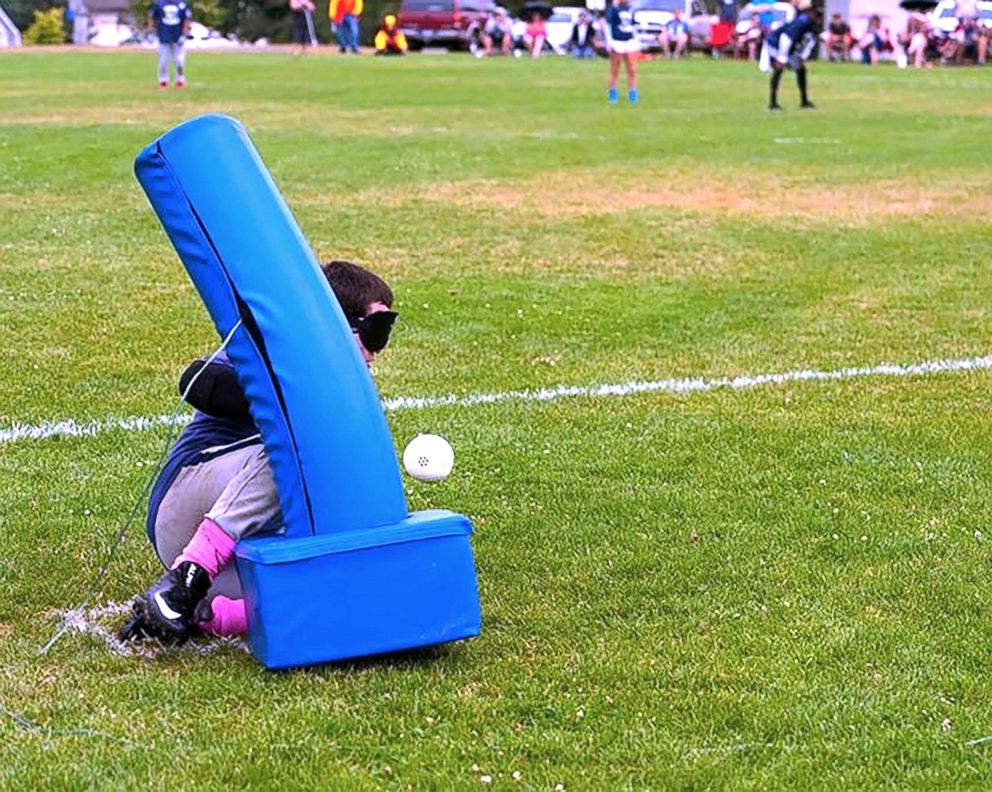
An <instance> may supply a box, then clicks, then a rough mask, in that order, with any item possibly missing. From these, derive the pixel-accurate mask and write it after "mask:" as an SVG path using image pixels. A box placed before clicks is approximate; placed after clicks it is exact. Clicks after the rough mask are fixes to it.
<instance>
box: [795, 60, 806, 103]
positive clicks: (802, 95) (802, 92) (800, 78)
mask: <svg viewBox="0 0 992 792" xmlns="http://www.w3.org/2000/svg"><path fill="white" fill-rule="evenodd" d="M796 83H797V84H798V85H799V99H800V101H801V102H802V103H803V104H809V98H808V97H807V96H806V67H805V66H804V67H803V68H801V69H796Z"/></svg>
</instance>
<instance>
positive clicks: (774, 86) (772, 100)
mask: <svg viewBox="0 0 992 792" xmlns="http://www.w3.org/2000/svg"><path fill="white" fill-rule="evenodd" d="M781 79H782V70H781V69H773V70H772V82H771V92H770V96H769V99H768V105H769V106H770V107H774V106H775V105H777V104H778V84H779V82H780V81H781Z"/></svg>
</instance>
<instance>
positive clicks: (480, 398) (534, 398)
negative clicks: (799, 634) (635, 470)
mask: <svg viewBox="0 0 992 792" xmlns="http://www.w3.org/2000/svg"><path fill="white" fill-rule="evenodd" d="M987 369H992V355H987V356H983V357H970V358H958V359H952V360H929V361H924V362H922V363H909V364H898V363H882V364H880V365H875V366H861V367H856V368H843V369H834V370H832V371H830V370H828V371H821V370H816V369H802V370H799V371H784V372H779V373H773V374H742V375H740V376H737V377H719V378H716V379H706V378H703V377H690V378H682V379H663V380H653V381H632V382H622V383H616V384H606V385H558V386H556V387H553V388H539V389H537V390H517V391H502V392H494V393H472V394H466V395H462V396H459V395H457V394H449V395H446V396H398V397H396V398H392V399H385V400H384V401H383V407H385V409H386V410H387V411H388V412H396V411H399V410H430V409H436V408H439V407H475V406H479V405H484V404H498V403H501V402H549V401H555V400H557V399H564V398H576V397H586V398H606V397H610V396H631V395H634V394H643V393H672V394H686V393H706V392H708V391H715V390H747V389H749V388H758V387H761V386H764V385H784V384H787V383H790V382H823V381H833V380H847V379H857V378H860V377H912V376H926V375H932V374H949V373H956V372H965V371H982V370H987ZM172 420H174V418H173V416H172V415H171V414H170V415H157V416H152V417H134V418H113V419H108V420H102V421H89V422H84V423H79V422H77V421H74V420H71V419H70V420H65V421H55V422H50V421H46V422H43V423H39V424H17V423H15V424H13V425H11V426H8V427H6V428H4V429H0V444H3V443H14V442H17V441H20V440H44V439H46V438H50V437H94V436H96V435H99V434H103V433H105V432H112V431H126V432H140V431H146V430H148V429H153V428H156V427H159V426H167V425H168V424H169V423H170V422H171V421H172ZM189 420H190V419H189V416H182V417H181V418H180V421H182V422H186V421H189Z"/></svg>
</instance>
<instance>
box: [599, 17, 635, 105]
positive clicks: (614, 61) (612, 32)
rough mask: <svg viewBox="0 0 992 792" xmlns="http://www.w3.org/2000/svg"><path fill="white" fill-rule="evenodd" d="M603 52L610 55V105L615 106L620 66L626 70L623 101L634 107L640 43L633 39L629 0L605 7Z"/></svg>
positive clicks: (633, 21)
mask: <svg viewBox="0 0 992 792" xmlns="http://www.w3.org/2000/svg"><path fill="white" fill-rule="evenodd" d="M605 22H606V48H607V49H608V50H609V53H610V81H609V92H608V94H607V95H608V97H609V101H610V104H616V103H617V79H618V78H619V76H620V64H621V63H623V65H624V66H625V68H626V70H627V98H628V99H629V100H630V102H631V104H637V102H638V100H639V99H640V96H639V94H638V92H637V59H638V58H639V57H640V55H641V42H640V39H639V38H638V37H637V23H636V22H635V20H634V10H633V9H632V8H631V7H630V0H617V1H616V2H615V3H611V4H609V5H607V6H606V18H605Z"/></svg>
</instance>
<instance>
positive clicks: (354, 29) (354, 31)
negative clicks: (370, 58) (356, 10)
mask: <svg viewBox="0 0 992 792" xmlns="http://www.w3.org/2000/svg"><path fill="white" fill-rule="evenodd" d="M345 19H347V20H348V27H349V28H351V31H350V33H349V38H350V39H351V51H352V52H353V53H354V54H355V55H357V54H358V17H357V16H355V15H354V14H348V16H346V17H345Z"/></svg>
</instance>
